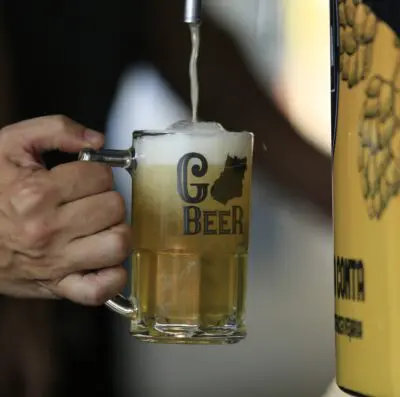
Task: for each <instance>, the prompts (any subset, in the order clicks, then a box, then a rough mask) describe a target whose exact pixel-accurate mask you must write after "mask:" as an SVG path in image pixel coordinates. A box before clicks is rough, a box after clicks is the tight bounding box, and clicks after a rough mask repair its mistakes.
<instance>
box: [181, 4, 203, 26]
mask: <svg viewBox="0 0 400 397" xmlns="http://www.w3.org/2000/svg"><path fill="white" fill-rule="evenodd" d="M201 9H202V1H201V0H186V1H185V14H184V22H185V23H188V24H196V25H199V24H200V23H201Z"/></svg>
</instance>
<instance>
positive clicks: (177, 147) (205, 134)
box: [135, 121, 251, 165]
mask: <svg viewBox="0 0 400 397" xmlns="http://www.w3.org/2000/svg"><path fill="white" fill-rule="evenodd" d="M165 132H166V134H165V135H156V134H155V135H152V136H149V135H147V136H144V137H142V138H138V139H137V140H136V143H135V152H136V158H137V161H138V163H139V164H148V165H176V164H178V161H179V159H180V158H181V157H182V156H183V155H184V154H186V153H190V152H196V153H200V154H202V155H204V156H205V157H206V158H207V161H208V163H209V164H214V165H223V164H225V161H226V158H227V155H230V156H231V157H234V156H236V157H238V158H244V157H246V156H248V155H249V151H250V148H251V136H250V135H249V134H246V133H243V132H230V131H226V130H225V129H224V128H223V127H222V126H221V125H220V124H218V123H214V122H199V123H192V122H186V121H181V122H179V123H176V124H173V125H172V126H170V127H168V128H167V129H166V130H165Z"/></svg>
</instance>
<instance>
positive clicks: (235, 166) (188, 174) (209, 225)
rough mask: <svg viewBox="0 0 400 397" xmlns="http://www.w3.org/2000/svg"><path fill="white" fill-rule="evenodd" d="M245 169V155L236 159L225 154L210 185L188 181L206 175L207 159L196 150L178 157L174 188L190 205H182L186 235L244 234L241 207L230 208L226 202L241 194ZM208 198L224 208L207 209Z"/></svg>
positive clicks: (207, 168)
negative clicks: (216, 175) (224, 159)
mask: <svg viewBox="0 0 400 397" xmlns="http://www.w3.org/2000/svg"><path fill="white" fill-rule="evenodd" d="M193 162H195V164H193ZM190 163H192V165H190ZM246 170H247V158H246V157H245V158H238V157H231V156H229V155H228V156H227V158H226V161H225V167H224V169H223V171H222V172H221V174H220V175H219V176H218V178H217V179H216V180H215V181H214V183H213V184H212V186H211V188H210V185H211V184H210V183H201V181H199V183H195V182H191V183H189V180H193V179H195V178H199V179H201V178H203V177H205V176H206V175H207V173H208V171H209V166H208V162H207V159H206V158H205V157H204V156H203V155H202V154H200V153H195V152H191V153H187V154H185V155H184V156H182V157H181V159H180V160H179V162H178V167H177V181H178V183H177V189H178V194H179V196H180V197H181V199H182V200H183V201H184V202H185V203H186V204H190V205H185V206H184V207H183V231H184V234H185V235H196V234H203V235H219V234H235V235H237V234H243V215H244V213H243V208H242V207H241V206H239V205H233V206H231V207H230V208H229V207H227V204H228V203H229V201H231V200H233V199H234V198H240V197H242V195H243V180H244V175H245V173H246ZM193 177H194V178H193ZM207 198H208V199H210V198H211V199H212V200H213V201H216V202H218V203H220V204H223V205H224V206H225V207H227V208H226V209H224V210H215V209H212V208H210V209H206V208H205V207H206V205H205V204H204V201H205V200H206V199H207ZM202 203H203V204H202ZM210 204H211V201H210Z"/></svg>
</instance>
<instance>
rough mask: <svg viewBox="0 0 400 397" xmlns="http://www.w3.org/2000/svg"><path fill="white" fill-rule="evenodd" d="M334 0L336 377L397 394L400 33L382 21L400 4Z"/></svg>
mask: <svg viewBox="0 0 400 397" xmlns="http://www.w3.org/2000/svg"><path fill="white" fill-rule="evenodd" d="M331 2H332V5H333V6H334V7H333V12H332V16H333V17H335V16H336V20H334V21H333V29H332V30H333V32H334V33H336V34H333V35H332V36H333V38H335V37H338V38H339V39H340V51H339V49H336V54H337V59H336V62H335V65H336V69H337V73H336V74H335V76H334V77H337V83H338V84H337V86H336V88H335V90H336V92H338V112H337V133H335V129H333V189H334V238H335V243H334V252H335V258H334V276H335V279H334V285H335V301H336V305H335V306H336V310H335V333H336V366H337V382H338V385H339V386H340V387H341V388H342V390H344V391H345V392H346V393H348V394H350V395H354V396H370V397H399V396H400V376H399V374H400V287H399V282H400V223H399V217H400V197H399V194H400V129H399V127H400V45H399V43H400V41H399V38H398V36H397V34H396V32H395V30H394V29H393V28H391V27H390V25H389V24H388V23H386V22H385V20H386V21H392V15H396V13H394V10H395V9H396V10H397V8H396V7H397V5H395V3H396V2H393V4H391V2H390V3H389V4H387V2H384V1H380V2H368V4H371V5H372V6H371V7H372V8H371V7H370V6H369V5H367V2H362V1H361V2H360V1H357V2H356V1H353V0H341V1H339V2H338V3H337V2H336V1H333V0H331ZM335 3H336V4H335ZM378 3H384V4H378ZM396 4H398V3H396ZM336 6H338V8H336ZM392 6H393V8H392V11H393V12H392V13H391V12H390V10H391V7H392ZM374 7H378V10H379V12H380V13H379V17H378V16H377V15H376V14H375V11H374V10H375V9H374ZM333 19H335V18H333ZM339 25H340V29H339ZM339 54H340V60H339V59H338V58H339ZM337 90H338V91H337ZM334 114H335V113H334Z"/></svg>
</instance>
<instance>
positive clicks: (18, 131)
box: [0, 116, 104, 163]
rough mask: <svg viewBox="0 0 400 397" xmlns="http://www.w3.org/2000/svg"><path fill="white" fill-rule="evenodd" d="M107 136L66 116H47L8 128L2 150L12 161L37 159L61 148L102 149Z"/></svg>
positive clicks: (0, 145)
mask: <svg viewBox="0 0 400 397" xmlns="http://www.w3.org/2000/svg"><path fill="white" fill-rule="evenodd" d="M103 143H104V138H103V136H102V134H100V133H99V132H96V131H93V130H90V129H88V128H86V127H84V126H83V125H81V124H78V123H76V122H75V121H73V120H71V119H69V118H67V117H64V116H45V117H38V118H35V119H30V120H26V121H22V122H19V123H17V124H13V125H10V126H8V127H5V128H4V129H3V130H2V131H1V134H0V151H2V152H3V153H5V154H6V155H7V156H8V157H9V158H12V160H13V162H17V163H24V162H26V161H28V162H29V160H30V162H32V160H33V161H35V162H37V159H38V157H39V155H40V153H41V152H43V151H47V150H54V149H58V150H60V151H63V152H79V151H80V150H82V149H84V148H92V149H99V148H100V147H101V146H102V145H103Z"/></svg>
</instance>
